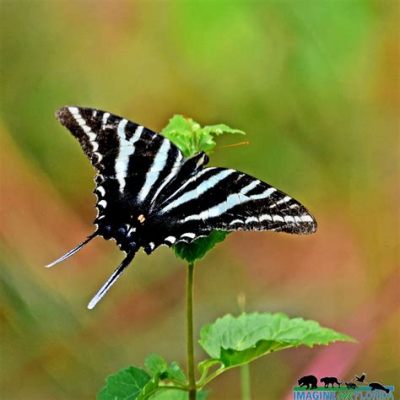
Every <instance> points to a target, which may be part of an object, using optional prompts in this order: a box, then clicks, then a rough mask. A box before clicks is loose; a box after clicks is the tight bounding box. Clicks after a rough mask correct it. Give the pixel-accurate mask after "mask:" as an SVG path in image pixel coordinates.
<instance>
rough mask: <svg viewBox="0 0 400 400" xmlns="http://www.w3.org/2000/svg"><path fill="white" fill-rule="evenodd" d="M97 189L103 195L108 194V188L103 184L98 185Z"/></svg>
mask: <svg viewBox="0 0 400 400" xmlns="http://www.w3.org/2000/svg"><path fill="white" fill-rule="evenodd" d="M96 191H97V192H99V194H100V196H101V197H104V195H105V194H106V190H105V189H104V187H103V186H97V188H96Z"/></svg>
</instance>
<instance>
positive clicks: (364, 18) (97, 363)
mask: <svg viewBox="0 0 400 400" xmlns="http://www.w3.org/2000/svg"><path fill="white" fill-rule="evenodd" d="M0 4H1V26H0V29H1V46H2V48H1V76H0V80H1V81H0V82H1V121H0V131H1V136H0V137H1V171H0V178H1V211H0V217H1V223H0V235H1V236H0V246H1V247H0V262H1V277H0V284H1V295H0V296H1V297H0V304H1V306H0V309H1V314H0V321H1V361H0V362H1V365H0V368H1V392H0V393H1V397H2V398H4V399H32V400H34V399H41V400H43V399H57V400H58V399H60V400H62V399H93V398H94V395H95V393H96V392H97V391H98V390H99V389H100V387H101V386H102V385H103V382H104V379H105V377H106V376H107V375H108V374H109V373H111V372H114V371H116V370H117V369H119V368H122V367H125V366H128V365H131V364H137V365H141V364H142V363H143V360H144V358H145V356H146V355H147V354H149V353H151V352H157V353H160V354H162V355H163V356H164V357H166V358H167V359H170V360H177V361H180V362H181V363H182V364H184V362H185V355H184V351H185V345H184V329H183V326H184V325H183V324H184V299H183V292H184V280H185V268H184V266H183V265H182V263H181V262H180V261H179V260H177V259H176V258H175V257H174V255H173V254H172V252H171V251H170V250H169V249H166V248H162V249H160V250H158V251H157V252H156V253H155V254H153V255H152V256H151V257H147V256H146V255H144V254H140V255H139V256H137V257H136V259H135V261H134V264H133V265H132V266H131V267H130V269H129V271H128V273H127V274H126V276H124V277H123V279H121V280H120V281H119V282H118V284H117V285H116V286H115V287H114V288H113V290H112V291H111V293H110V295H109V296H107V297H106V299H105V301H103V302H102V303H101V304H100V305H99V307H97V308H96V309H95V310H94V311H91V312H90V311H88V310H87V309H86V304H87V302H88V300H89V299H90V297H91V296H92V295H93V293H94V292H95V291H96V290H97V289H98V287H99V286H100V285H101V284H102V283H103V281H104V280H105V279H106V278H107V277H108V275H109V274H110V273H111V271H112V270H113V269H114V267H115V266H116V265H117V264H118V262H119V261H120V260H121V258H122V254H121V253H119V251H118V249H117V248H116V246H115V245H114V244H113V243H110V242H105V241H102V240H101V239H98V240H97V241H95V243H93V244H91V245H90V246H89V247H88V248H86V249H85V250H83V251H82V252H81V253H79V255H76V256H75V257H73V258H72V259H70V260H69V261H68V262H66V263H65V264H63V265H60V266H59V267H58V268H56V269H54V270H46V269H45V268H43V265H45V264H46V263H48V262H50V261H52V260H53V259H55V258H57V257H58V256H59V255H61V254H62V253H63V252H65V251H66V250H68V249H70V248H71V247H72V246H73V245H75V244H76V243H77V242H79V241H80V240H81V239H83V238H84V236H85V235H86V234H87V233H89V232H90V231H91V229H92V227H91V221H92V220H93V218H94V216H95V209H94V200H95V198H94V196H93V195H92V193H91V191H92V189H93V181H92V177H93V170H92V168H91V166H90V164H89V162H88V161H87V160H86V158H85V157H84V155H83V153H82V151H81V149H80V148H79V146H78V144H77V143H76V142H75V140H73V138H72V136H71V135H70V134H69V133H68V132H67V131H66V130H65V129H63V128H62V127H61V126H60V125H59V124H58V123H57V122H56V120H55V118H54V112H55V110H56V109H57V108H58V107H60V106H63V105H82V106H91V107H96V108H100V109H105V110H109V111H112V112H114V113H117V114H122V115H124V116H126V117H128V118H130V119H132V120H134V121H138V122H140V123H142V124H144V125H146V126H148V127H149V128H152V129H155V130H160V129H161V128H162V127H163V126H165V125H166V123H167V121H168V119H169V118H170V117H171V116H172V115H173V114H175V113H181V114H184V115H187V116H191V117H193V118H194V119H196V120H198V121H199V122H200V123H202V124H212V123H220V122H223V123H226V124H228V125H230V126H232V127H235V128H238V129H242V130H244V131H246V132H247V140H249V141H250V145H248V146H239V147H223V146H224V145H226V144H232V143H234V142H235V140H237V141H239V140H242V138H240V137H239V138H236V137H228V138H226V139H222V140H221V141H220V142H219V143H220V146H219V148H217V150H216V152H215V153H214V155H213V157H212V160H211V164H213V165H220V166H230V167H233V168H236V169H239V170H243V171H246V172H248V173H250V174H253V175H256V176H257V177H259V178H261V179H264V180H266V181H267V182H269V183H270V184H273V185H276V186H277V187H279V188H281V189H283V190H284V191H286V192H288V193H289V194H290V195H292V196H295V197H296V198H298V199H299V200H301V201H302V202H304V203H305V205H306V206H307V207H308V208H309V209H310V210H311V211H312V212H313V214H314V215H315V216H316V217H317V219H318V222H319V231H318V233H317V234H316V235H314V236H309V237H292V236H289V235H285V234H274V233H268V232H265V233H246V234H244V233H236V234H232V235H230V236H229V237H228V239H227V240H226V241H225V242H224V243H223V244H221V245H219V246H218V247H217V248H216V249H215V251H213V252H212V253H211V254H210V255H209V256H208V257H207V258H206V259H205V260H204V261H203V262H201V263H199V265H198V268H197V273H196V274H197V276H196V293H195V294H196V300H197V304H196V310H195V318H196V326H197V327H199V326H200V325H202V324H203V323H206V322H210V321H212V320H214V318H216V317H217V316H219V315H222V314H224V313H226V312H232V313H238V310H239V307H238V305H237V297H238V295H239V294H240V293H244V294H245V296H246V301H247V303H246V308H247V310H248V311H253V310H259V311H283V312H286V313H288V314H289V315H291V316H303V317H306V318H311V319H316V320H318V321H320V322H321V323H322V324H324V325H326V326H329V327H332V328H335V329H337V330H339V331H342V332H345V333H347V334H350V335H353V336H355V337H356V338H357V339H358V340H359V343H358V344H335V345H332V346H331V347H329V348H315V349H303V348H299V349H296V350H291V351H288V352H286V353H285V352H281V353H277V354H274V355H270V356H268V357H266V358H263V359H260V360H258V361H256V362H255V363H254V364H253V365H252V368H251V372H252V386H253V399H255V400H257V399H267V398H268V399H289V398H290V390H291V387H292V386H293V385H294V384H295V383H296V380H297V379H298V378H299V377H300V376H301V375H304V374H309V373H313V374H316V375H318V376H322V375H323V374H328V375H329V376H339V378H340V379H343V380H350V379H351V378H352V377H353V376H354V374H355V373H361V372H363V371H365V372H367V374H368V377H369V379H370V380H374V381H379V382H383V383H386V384H395V385H396V384H397V385H398V388H397V391H399V390H400V386H399V385H400V379H399V377H400V367H399V360H400V347H399V346H398V340H399V336H400V313H399V310H400V296H399V295H398V291H399V282H400V280H399V279H400V272H399V253H398V248H397V245H398V243H399V219H398V217H399V208H398V203H399V198H400V195H399V118H398V114H399V105H400V100H399V61H400V52H399V36H400V32H399V28H398V26H397V24H398V22H399V2H398V1H379V0H375V1H368V0H365V1H361V0H360V1H355V0H354V1H353V0H348V1H345V0H342V1H320V0H314V1H313V0H304V1H303V0H292V1H246V2H245V1H203V2H200V1H170V2H167V1H152V2H149V1H56V0H54V1H18V0H15V1H12V0H2V1H1V3H0ZM197 350H198V352H197V356H198V357H200V356H203V355H202V354H201V352H200V350H199V349H197ZM238 377H239V375H238V371H231V372H229V373H228V374H226V376H223V377H221V378H220V379H219V380H217V381H216V383H215V384H213V385H212V387H211V393H210V399H233V400H235V399H239V393H240V392H239V387H238Z"/></svg>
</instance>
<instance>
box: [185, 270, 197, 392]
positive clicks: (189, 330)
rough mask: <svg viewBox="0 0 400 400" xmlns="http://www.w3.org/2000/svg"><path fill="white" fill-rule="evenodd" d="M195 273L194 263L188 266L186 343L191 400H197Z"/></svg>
mask: <svg viewBox="0 0 400 400" xmlns="http://www.w3.org/2000/svg"><path fill="white" fill-rule="evenodd" d="M193 272H194V263H190V264H189V265H188V272H187V281H186V343H187V348H186V351H187V371H188V377H189V400H196V392H197V390H196V377H195V375H194V346H193Z"/></svg>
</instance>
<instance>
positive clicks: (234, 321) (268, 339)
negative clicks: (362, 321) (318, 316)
mask: <svg viewBox="0 0 400 400" xmlns="http://www.w3.org/2000/svg"><path fill="white" fill-rule="evenodd" d="M339 340H340V341H352V340H353V339H352V338H351V337H349V336H347V335H343V334H341V333H338V332H336V331H334V330H332V329H329V328H323V327H321V326H320V325H319V324H318V322H315V321H307V320H304V319H302V318H292V319H290V318H289V317H288V316H286V315H284V314H268V313H264V314H259V313H252V314H245V313H244V314H242V315H240V316H239V317H233V316H232V315H226V316H224V317H222V318H219V319H217V320H216V321H215V322H214V323H212V324H209V325H206V326H204V327H203V328H202V329H201V332H200V341H199V342H200V345H201V346H202V347H203V349H204V350H205V351H206V352H207V354H208V355H209V356H210V357H211V358H212V359H216V360H220V361H221V362H222V363H223V364H224V366H225V367H226V368H231V367H235V366H239V365H242V364H246V363H249V362H250V361H252V360H254V359H256V358H258V357H260V356H262V355H265V354H268V353H270V352H272V351H277V350H282V349H286V348H290V347H297V346H301V345H305V346H309V347H312V346H314V345H326V344H329V343H332V342H335V341H339Z"/></svg>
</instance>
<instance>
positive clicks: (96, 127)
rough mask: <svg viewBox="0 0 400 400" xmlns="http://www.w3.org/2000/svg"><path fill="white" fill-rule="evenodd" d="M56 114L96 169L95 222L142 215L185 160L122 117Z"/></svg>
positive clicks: (75, 110) (75, 111)
mask: <svg viewBox="0 0 400 400" xmlns="http://www.w3.org/2000/svg"><path fill="white" fill-rule="evenodd" d="M56 115H57V118H58V119H59V121H60V122H61V124H62V125H64V126H65V127H66V128H68V129H69V130H70V131H71V133H72V134H73V135H74V136H75V137H76V138H77V139H78V141H79V143H80V144H81V147H82V149H83V151H84V152H85V154H86V155H87V157H88V158H89V159H90V161H91V163H92V164H93V166H94V167H95V169H96V170H97V176H96V189H95V193H96V195H97V197H98V201H97V204H96V207H97V209H98V216H97V219H96V221H95V222H96V223H97V224H99V223H100V221H101V220H102V219H106V220H108V221H109V222H112V221H119V220H123V219H125V217H126V213H129V212H135V211H137V213H139V214H140V213H141V212H143V213H144V212H145V211H146V210H147V209H148V207H149V205H150V204H151V203H152V202H154V201H155V199H156V197H157V196H158V194H159V193H160V192H161V191H162V189H163V187H164V186H166V185H168V183H169V182H170V181H171V180H172V179H173V178H174V177H175V175H176V174H177V172H178V171H179V170H180V167H181V165H182V164H183V162H184V159H183V155H182V153H181V152H180V150H179V149H178V148H177V147H176V146H175V145H174V144H173V143H172V142H170V141H169V140H168V139H166V138H164V137H163V136H161V135H159V134H157V133H155V132H153V131H151V130H150V129H147V128H145V127H143V126H141V125H138V124H135V123H133V122H131V121H128V120H127V119H125V118H121V117H118V116H116V115H113V114H110V113H108V112H104V111H100V110H95V109H91V108H79V107H63V108H61V109H60V110H59V111H58V112H57V114H56ZM104 223H106V221H103V224H104Z"/></svg>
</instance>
